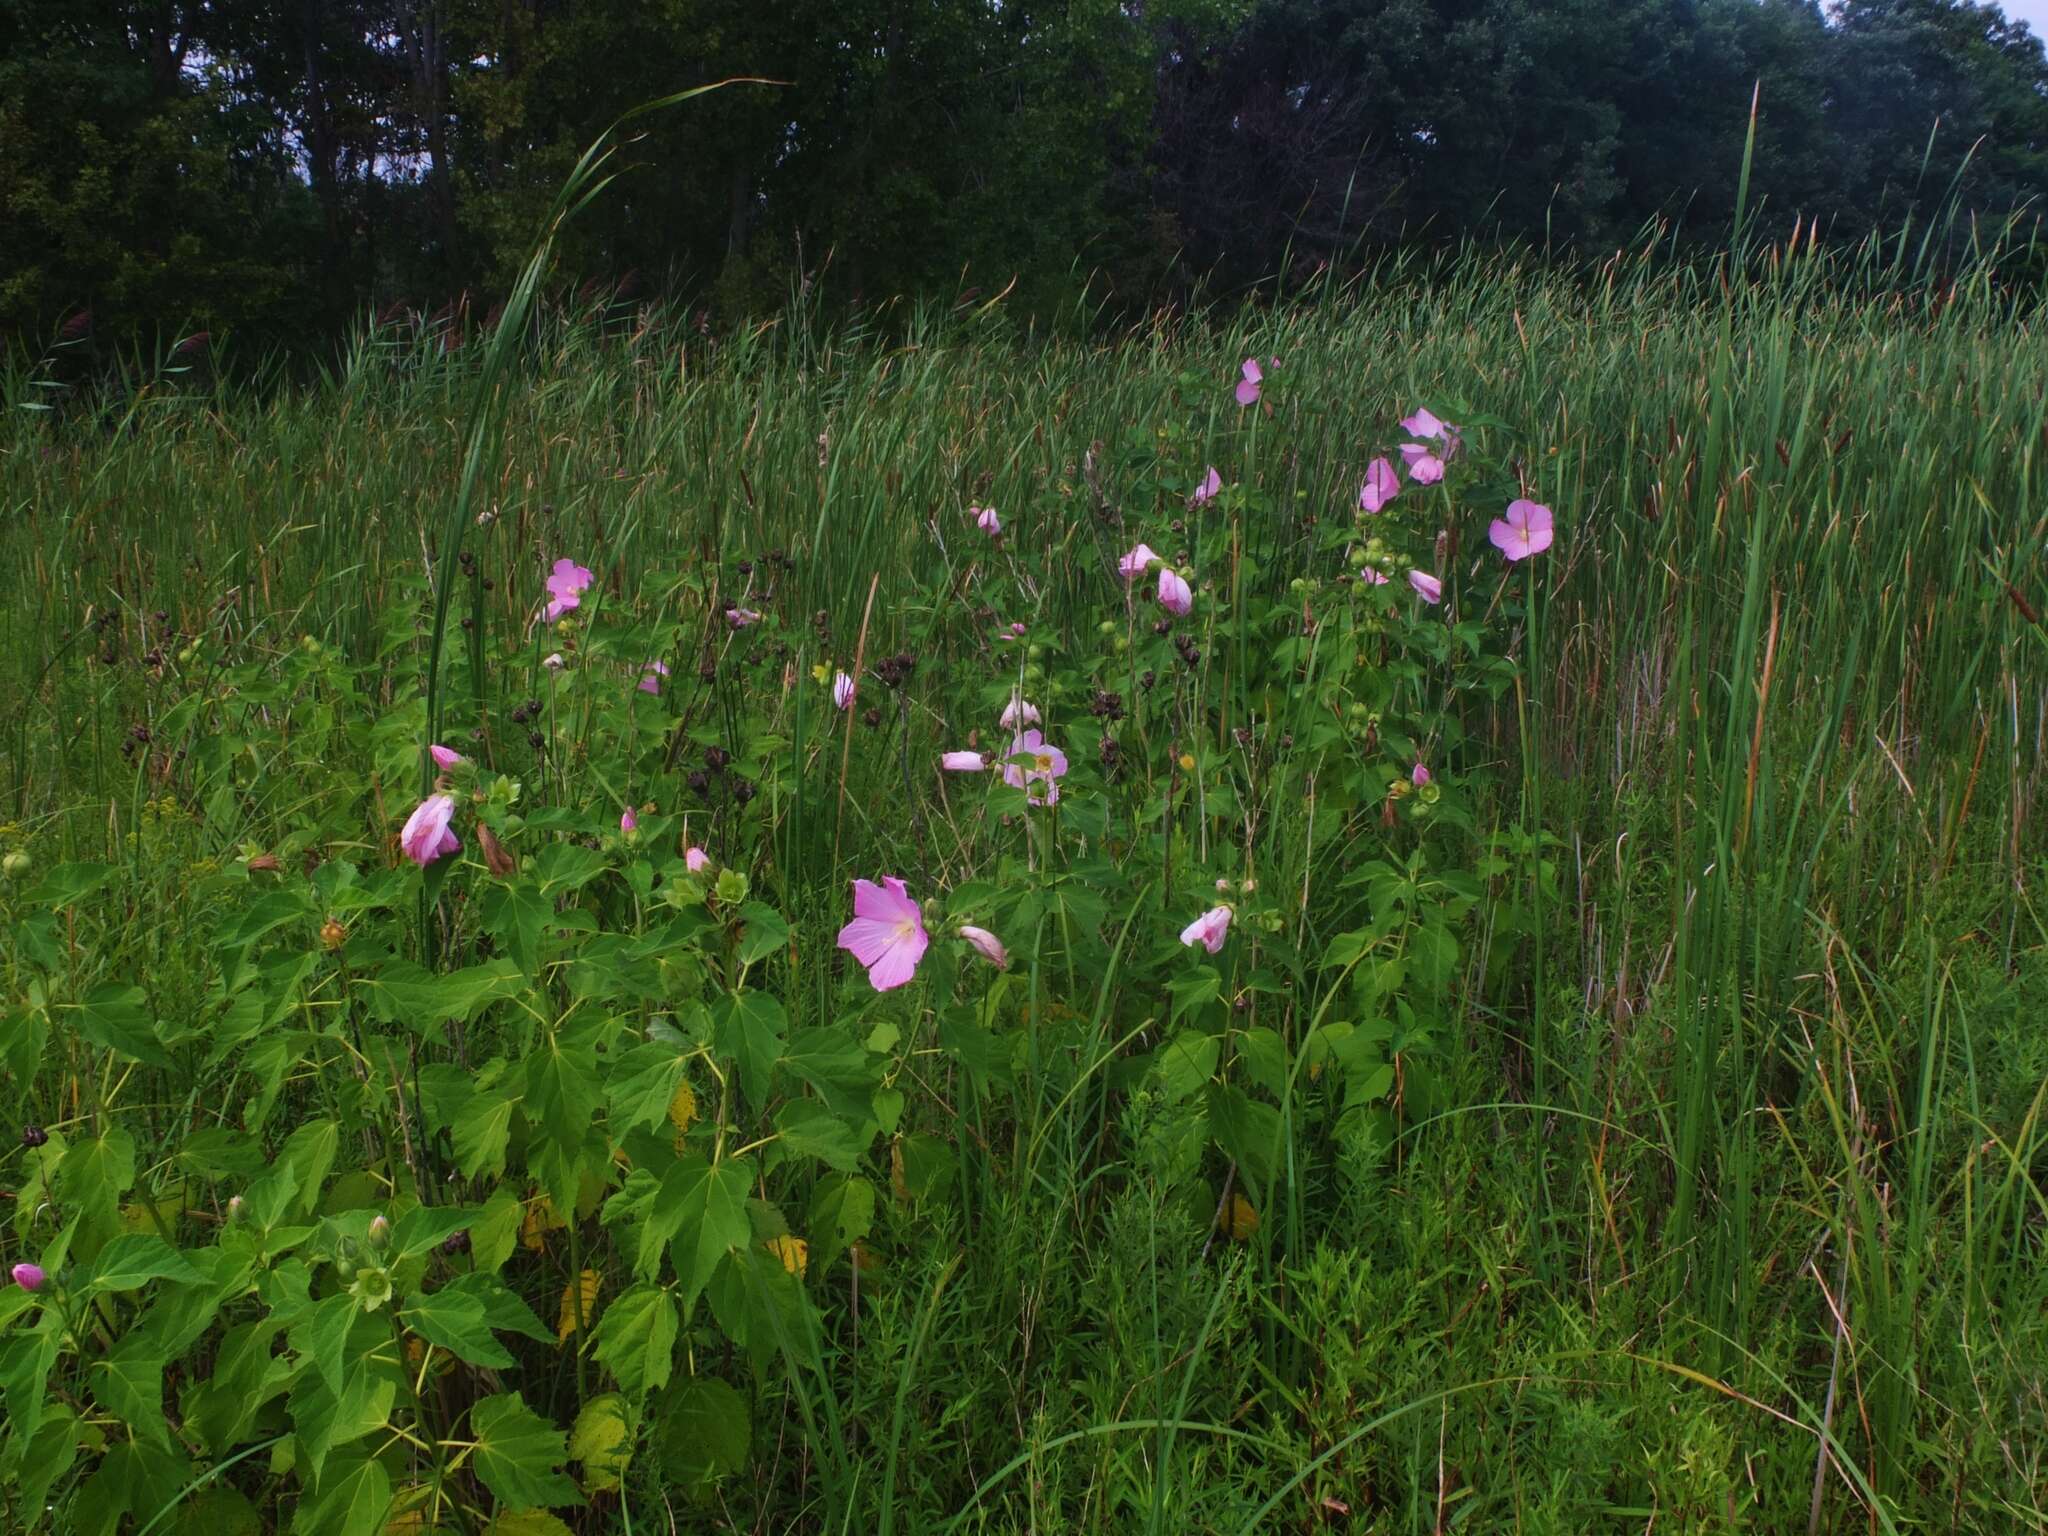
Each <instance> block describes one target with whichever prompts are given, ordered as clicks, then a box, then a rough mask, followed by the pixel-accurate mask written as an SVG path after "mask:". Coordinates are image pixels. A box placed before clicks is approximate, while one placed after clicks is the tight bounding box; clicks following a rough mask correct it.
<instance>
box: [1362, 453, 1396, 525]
mask: <svg viewBox="0 0 2048 1536" xmlns="http://www.w3.org/2000/svg"><path fill="white" fill-rule="evenodd" d="M1400 493H1401V476H1400V475H1399V473H1397V472H1396V470H1395V469H1394V466H1393V463H1392V461H1391V460H1388V459H1374V460H1373V461H1372V463H1371V464H1369V465H1367V466H1366V470H1365V484H1364V485H1362V486H1360V487H1359V488H1358V505H1359V508H1360V509H1361V510H1362V511H1365V512H1377V511H1379V510H1380V508H1382V507H1384V506H1385V505H1386V504H1387V503H1388V502H1390V501H1392V500H1393V499H1394V498H1395V497H1396V496H1398V495H1399V494H1400Z"/></svg>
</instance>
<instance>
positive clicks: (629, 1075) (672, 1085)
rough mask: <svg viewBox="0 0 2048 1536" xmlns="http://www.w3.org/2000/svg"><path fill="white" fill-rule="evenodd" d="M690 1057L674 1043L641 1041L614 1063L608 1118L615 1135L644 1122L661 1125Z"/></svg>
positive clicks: (607, 1094) (607, 1095)
mask: <svg viewBox="0 0 2048 1536" xmlns="http://www.w3.org/2000/svg"><path fill="white" fill-rule="evenodd" d="M689 1064H690V1063H689V1058H688V1057H686V1056H682V1055H679V1054H677V1052H676V1050H675V1048H674V1047H673V1046H668V1045H662V1044H660V1043H658V1042H657V1043H655V1044H651V1045H638V1046H635V1047H634V1048H633V1049H632V1050H630V1051H628V1052H626V1054H625V1055H623V1056H621V1057H620V1058H619V1059H618V1061H617V1062H616V1063H615V1064H614V1065H613V1067H612V1070H611V1081H610V1082H609V1083H608V1084H607V1085H606V1087H605V1111H606V1113H605V1119H606V1124H607V1125H609V1127H610V1128H611V1133H612V1134H613V1135H614V1136H620V1137H623V1136H624V1135H625V1134H626V1133H627V1132H628V1131H631V1130H635V1129H637V1128H639V1127H641V1126H649V1125H660V1124H661V1123H662V1121H664V1120H666V1119H667V1118H668V1106H669V1104H670V1102H671V1101H672V1100H673V1099H674V1098H675V1096H676V1085H677V1084H678V1083H680V1082H682V1080H683V1076H684V1074H685V1072H686V1071H687V1069H688V1067H689Z"/></svg>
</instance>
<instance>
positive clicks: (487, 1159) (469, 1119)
mask: <svg viewBox="0 0 2048 1536" xmlns="http://www.w3.org/2000/svg"><path fill="white" fill-rule="evenodd" d="M518 1102H519V1101H518V1099H517V1098H516V1097H515V1095H514V1094H513V1092H512V1090H510V1089H509V1088H500V1089H496V1090H494V1091H492V1092H489V1093H479V1094H474V1095H472V1096H471V1098H470V1100H469V1102H468V1103H467V1104H466V1105H465V1106H464V1108H463V1112H462V1114H461V1115H459V1116H458V1117H457V1118H456V1120H455V1123H454V1125H453V1126H452V1127H451V1129H450V1134H449V1139H450V1141H452V1142H453V1143H454V1146H455V1161H456V1163H457V1164H458V1165H459V1166H460V1167H461V1169H462V1176H463V1177H464V1178H467V1179H473V1178H475V1177H477V1175H479V1174H483V1175H486V1176H488V1177H490V1178H493V1179H495V1178H499V1177H502V1176H503V1174H504V1172H505V1149H506V1148H507V1147H508V1146H509V1145H510V1144H511V1141H512V1111H513V1110H514V1109H516V1108H517V1107H518Z"/></svg>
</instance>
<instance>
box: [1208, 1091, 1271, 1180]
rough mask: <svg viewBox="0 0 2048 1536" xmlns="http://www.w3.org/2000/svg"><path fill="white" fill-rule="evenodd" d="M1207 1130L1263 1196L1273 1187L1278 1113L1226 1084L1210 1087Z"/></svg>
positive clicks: (1267, 1105) (1269, 1106)
mask: <svg viewBox="0 0 2048 1536" xmlns="http://www.w3.org/2000/svg"><path fill="white" fill-rule="evenodd" d="M1209 1126H1210V1129H1211V1131H1212V1132H1213V1133H1214V1135H1215V1137H1216V1143H1217V1145H1218V1146H1220V1147H1222V1148H1223V1150H1224V1151H1225V1152H1227V1153H1229V1154H1230V1156H1231V1157H1232V1158H1234V1159H1235V1160H1236V1162H1237V1165H1238V1167H1240V1168H1241V1169H1243V1170H1244V1172H1245V1174H1246V1176H1247V1177H1248V1179H1249V1180H1250V1181H1251V1183H1252V1185H1253V1186H1254V1187H1255V1188H1256V1189H1258V1190H1259V1191H1261V1192H1263V1191H1264V1190H1265V1189H1266V1187H1267V1186H1268V1185H1269V1184H1271V1183H1272V1179H1273V1154H1274V1152H1275V1151H1276V1150H1277V1148H1278V1147H1279V1144H1280V1111H1279V1110H1277V1109H1275V1108H1274V1107H1273V1106H1272V1105H1271V1104H1261V1103H1259V1102H1258V1101H1257V1100H1255V1099H1253V1098H1251V1097H1250V1096H1248V1095H1247V1094H1246V1093H1245V1092H1244V1090H1243V1089H1241V1088H1233V1087H1231V1086H1230V1085H1229V1084H1227V1083H1211V1084H1210V1085H1209Z"/></svg>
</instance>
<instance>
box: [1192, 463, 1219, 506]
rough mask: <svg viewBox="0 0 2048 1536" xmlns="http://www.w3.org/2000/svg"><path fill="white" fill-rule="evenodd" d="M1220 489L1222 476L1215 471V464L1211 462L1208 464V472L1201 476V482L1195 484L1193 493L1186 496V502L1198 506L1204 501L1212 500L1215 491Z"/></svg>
mask: <svg viewBox="0 0 2048 1536" xmlns="http://www.w3.org/2000/svg"><path fill="white" fill-rule="evenodd" d="M1222 489H1223V477H1222V476H1221V475H1219V474H1217V473H1216V466H1215V465H1213V464H1211V465H1210V466H1209V473H1208V474H1206V475H1204V476H1202V483H1201V484H1200V485H1198V486H1196V487H1195V490H1194V494H1193V495H1191V496H1190V497H1188V504H1189V505H1190V506H1196V507H1199V506H1201V505H1202V504H1203V503H1204V502H1209V501H1214V500H1215V499H1216V494H1217V492H1219V491H1221V490H1222Z"/></svg>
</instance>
